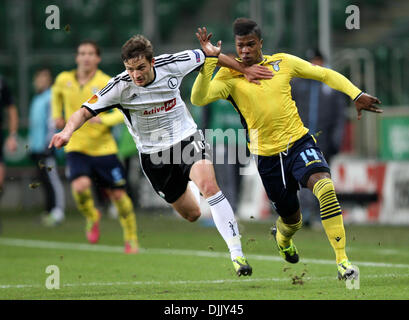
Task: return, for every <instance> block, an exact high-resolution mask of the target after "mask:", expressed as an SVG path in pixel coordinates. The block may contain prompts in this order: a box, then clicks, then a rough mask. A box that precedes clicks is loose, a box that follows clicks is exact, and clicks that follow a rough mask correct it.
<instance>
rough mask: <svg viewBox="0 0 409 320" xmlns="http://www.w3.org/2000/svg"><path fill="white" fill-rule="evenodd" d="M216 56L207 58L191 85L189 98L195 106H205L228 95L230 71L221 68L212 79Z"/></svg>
mask: <svg viewBox="0 0 409 320" xmlns="http://www.w3.org/2000/svg"><path fill="white" fill-rule="evenodd" d="M217 62H218V59H217V58H210V57H209V58H207V59H206V62H205V64H204V66H203V68H202V69H201V70H200V72H199V75H198V76H197V77H196V80H195V83H194V84H193V87H192V92H191V96H190V100H191V102H192V104H194V105H196V106H205V105H207V104H209V103H211V102H214V101H216V100H219V99H227V98H228V96H229V95H230V87H231V86H230V81H229V80H230V79H231V76H230V72H229V69H227V68H221V69H220V70H219V71H218V72H217V74H216V76H215V77H214V79H213V80H212V76H213V73H214V69H215V68H216V66H217Z"/></svg>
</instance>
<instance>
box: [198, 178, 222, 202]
mask: <svg viewBox="0 0 409 320" xmlns="http://www.w3.org/2000/svg"><path fill="white" fill-rule="evenodd" d="M199 189H200V191H201V193H202V194H203V196H204V197H205V198H209V197H211V196H214V195H215V194H216V193H218V192H219V191H220V189H219V186H218V185H217V183H216V181H215V180H214V179H208V180H204V181H202V182H201V183H200V185H199Z"/></svg>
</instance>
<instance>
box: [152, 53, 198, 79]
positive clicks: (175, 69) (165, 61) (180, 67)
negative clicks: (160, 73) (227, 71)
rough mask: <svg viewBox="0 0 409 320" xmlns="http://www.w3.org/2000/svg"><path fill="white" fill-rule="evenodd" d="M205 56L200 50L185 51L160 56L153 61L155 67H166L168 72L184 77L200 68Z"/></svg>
mask: <svg viewBox="0 0 409 320" xmlns="http://www.w3.org/2000/svg"><path fill="white" fill-rule="evenodd" d="M205 59H206V56H205V54H204V52H203V51H202V50H201V49H194V50H185V51H182V52H179V53H175V54H171V55H162V56H159V57H157V58H156V59H155V67H162V66H168V68H169V71H170V72H172V73H175V74H177V75H178V76H181V77H184V76H185V75H187V74H189V73H190V72H192V71H194V70H196V69H198V68H200V67H201V66H202V65H203V63H204V62H205Z"/></svg>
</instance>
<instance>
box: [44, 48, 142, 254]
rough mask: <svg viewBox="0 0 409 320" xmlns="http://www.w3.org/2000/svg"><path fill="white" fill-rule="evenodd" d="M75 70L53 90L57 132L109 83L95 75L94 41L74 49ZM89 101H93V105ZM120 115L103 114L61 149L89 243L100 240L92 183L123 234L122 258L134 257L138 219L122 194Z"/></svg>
mask: <svg viewBox="0 0 409 320" xmlns="http://www.w3.org/2000/svg"><path fill="white" fill-rule="evenodd" d="M75 61H76V63H77V69H74V70H71V71H65V72H62V73H60V74H59V75H58V77H57V78H56V81H55V84H54V86H53V88H52V114H53V118H54V120H55V122H56V126H57V128H59V129H61V128H63V127H64V124H65V120H68V119H69V118H70V116H71V115H72V114H73V113H74V112H75V111H77V110H78V109H80V107H81V105H82V103H83V102H84V101H86V100H88V99H89V98H90V96H93V95H94V96H93V98H92V99H98V98H97V96H96V95H95V94H96V93H97V92H98V91H99V90H101V89H102V88H103V87H104V86H105V85H106V84H107V82H108V81H109V79H110V77H109V76H108V75H106V74H105V73H103V72H102V71H101V70H99V69H98V64H99V63H100V61H101V57H100V49H99V47H98V45H97V44H96V43H95V42H93V41H83V42H82V43H80V44H79V46H78V47H77V54H76V60H75ZM92 99H91V101H93V100H92ZM122 121H123V117H122V114H121V113H120V112H119V111H118V110H109V111H107V112H102V113H100V114H99V116H98V117H95V118H93V119H92V121H89V122H88V123H87V124H86V125H84V127H83V128H82V129H81V130H79V131H77V132H75V133H74V134H73V136H72V139H71V141H70V143H68V144H67V146H66V147H65V152H66V159H67V169H68V178H69V180H70V181H71V187H72V194H73V197H74V200H75V203H76V205H77V208H78V210H79V211H80V212H81V213H82V214H83V215H84V216H85V218H86V235H87V239H88V241H89V242H90V243H96V242H98V240H99V236H100V232H99V221H100V218H101V214H100V212H99V210H98V209H97V208H96V207H95V205H94V200H93V197H92V192H91V184H92V181H94V182H95V183H96V184H97V185H98V186H100V187H103V188H105V189H106V191H107V192H108V195H109V198H110V200H111V201H112V202H113V203H114V205H115V207H116V209H117V211H118V213H119V220H120V223H121V226H122V228H123V233H124V241H125V253H137V252H138V241H137V233H136V228H137V227H136V217H135V213H134V209H133V204H132V201H131V199H130V198H129V196H128V195H127V193H126V191H125V187H126V179H125V175H124V169H123V167H122V164H121V163H120V161H119V160H118V158H117V156H116V153H117V151H118V149H117V145H116V143H115V140H114V138H113V136H112V134H111V127H112V126H114V125H116V124H118V123H120V122H122Z"/></svg>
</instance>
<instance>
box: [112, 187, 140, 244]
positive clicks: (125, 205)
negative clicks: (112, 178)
mask: <svg viewBox="0 0 409 320" xmlns="http://www.w3.org/2000/svg"><path fill="white" fill-rule="evenodd" d="M113 203H114V205H115V207H116V209H117V210H118V213H119V222H120V223H121V226H122V229H123V231H124V241H129V240H135V241H137V240H138V237H137V234H136V216H135V212H134V210H133V204H132V201H131V199H130V198H129V196H128V195H127V194H126V193H124V194H123V196H122V197H121V198H120V199H119V200H114V201H113Z"/></svg>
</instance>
